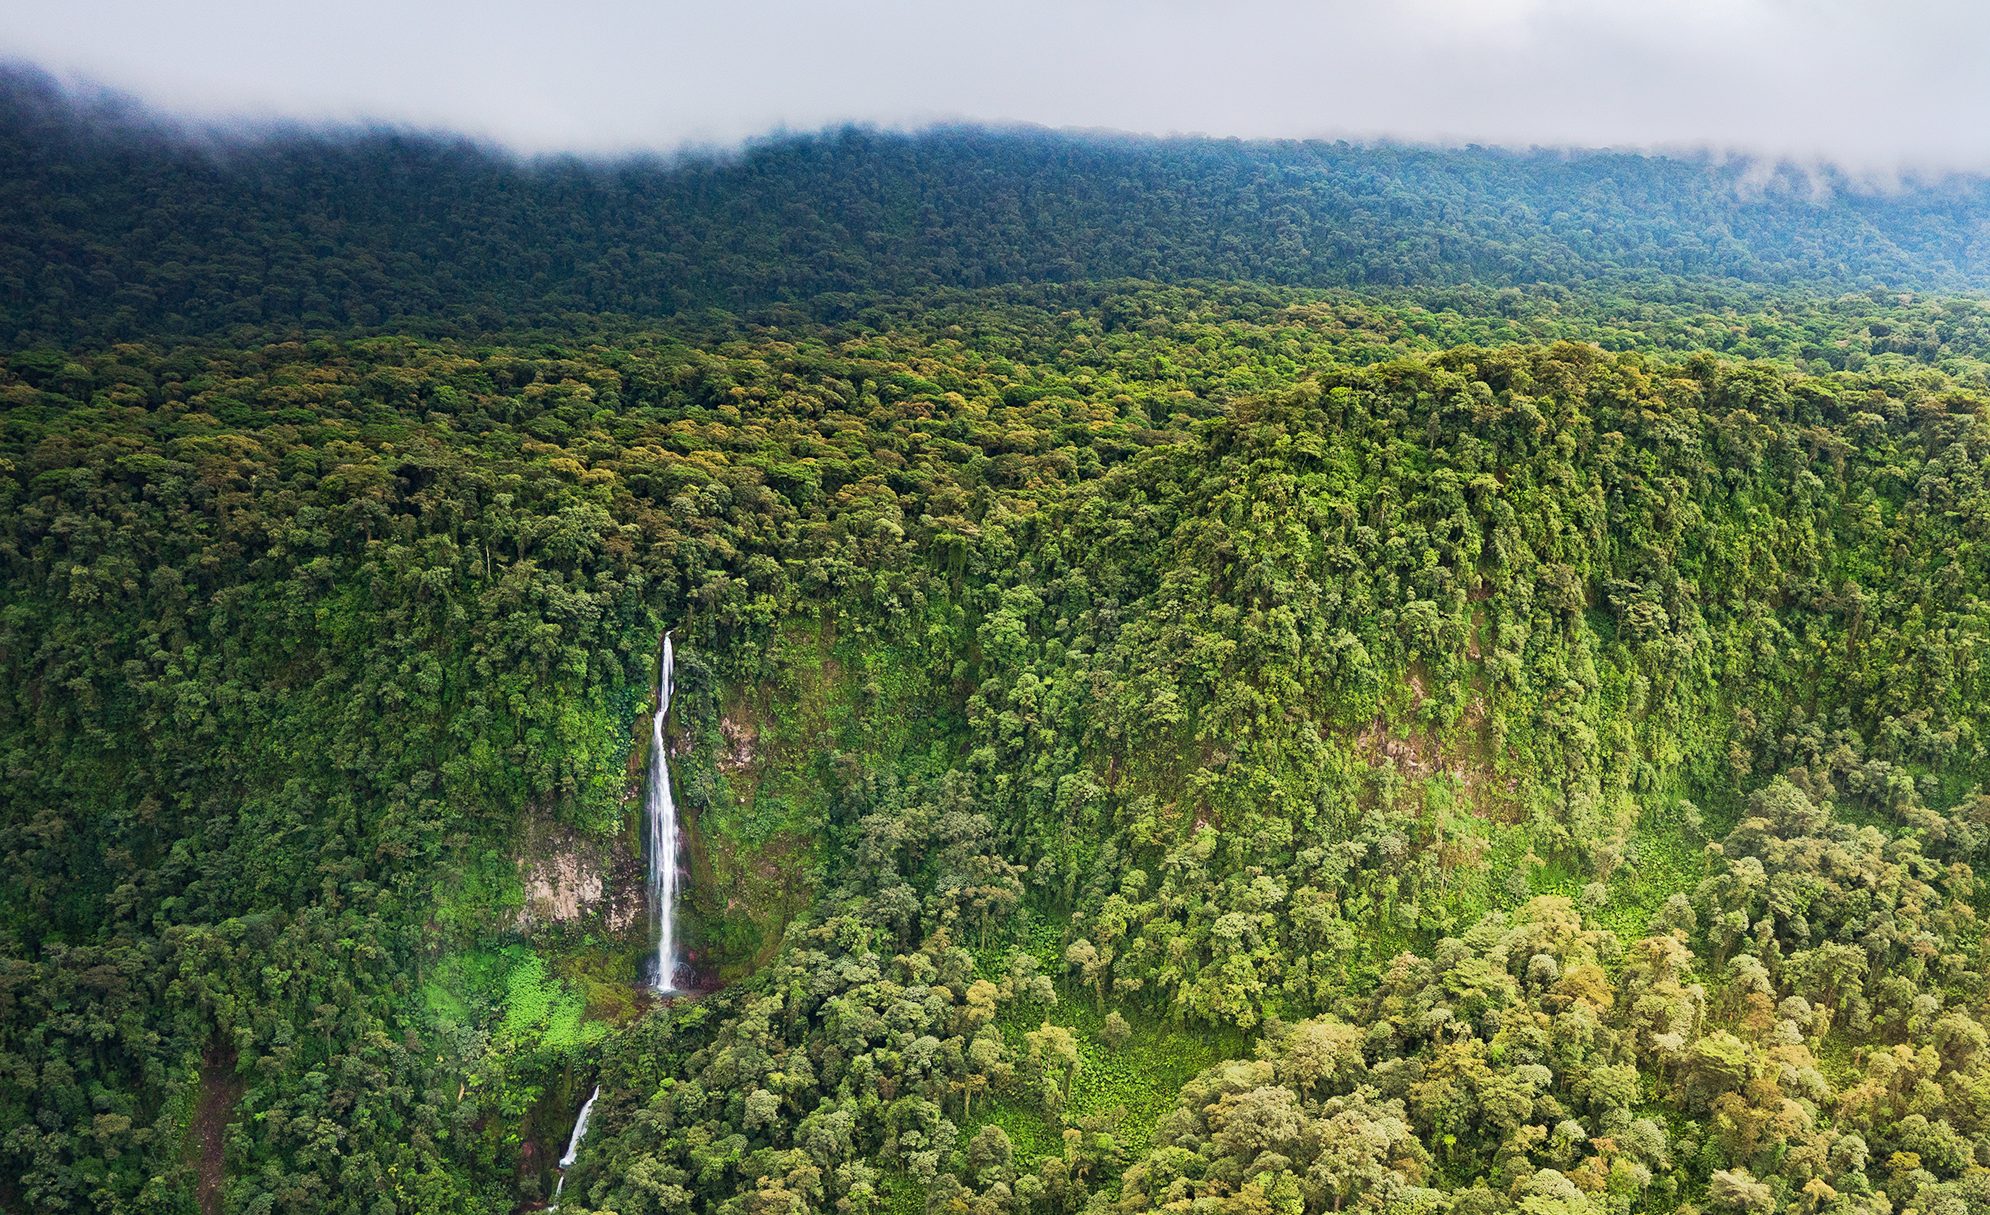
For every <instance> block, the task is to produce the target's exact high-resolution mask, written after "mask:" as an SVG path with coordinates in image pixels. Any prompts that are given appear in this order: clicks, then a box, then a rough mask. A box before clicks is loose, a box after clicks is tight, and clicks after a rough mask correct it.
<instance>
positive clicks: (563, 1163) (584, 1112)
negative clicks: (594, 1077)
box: [560, 1084, 601, 1173]
mask: <svg viewBox="0 0 1990 1215" xmlns="http://www.w3.org/2000/svg"><path fill="white" fill-rule="evenodd" d="M599 1096H601V1086H600V1085H599V1084H597V1085H595V1086H594V1091H593V1092H591V1093H589V1094H588V1095H587V1100H585V1101H583V1102H581V1103H580V1117H578V1118H575V1119H574V1133H573V1135H572V1137H570V1138H569V1139H568V1140H567V1154H566V1155H564V1156H562V1157H560V1171H561V1172H563V1173H564V1172H566V1171H567V1170H568V1169H570V1168H572V1167H573V1166H574V1160H575V1158H576V1157H578V1156H579V1155H580V1141H581V1140H582V1139H584V1138H586V1136H587V1116H588V1115H589V1114H592V1113H593V1112H594V1100H595V1098H597V1097H599Z"/></svg>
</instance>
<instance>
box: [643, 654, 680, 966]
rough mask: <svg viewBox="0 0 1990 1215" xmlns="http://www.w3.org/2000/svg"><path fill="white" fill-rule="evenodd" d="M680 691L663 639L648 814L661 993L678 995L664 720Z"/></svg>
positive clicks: (673, 806)
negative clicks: (674, 992) (672, 700)
mask: <svg viewBox="0 0 1990 1215" xmlns="http://www.w3.org/2000/svg"><path fill="white" fill-rule="evenodd" d="M676 690H677V661H676V653H675V651H674V650H673V649H672V647H671V644H670V634H669V633H665V634H664V635H663V661H662V663H661V665H660V667H659V669H658V671H657V680H656V717H655V718H654V719H652V720H651V722H650V771H649V791H648V793H647V794H646V796H645V798H644V801H643V814H644V817H645V818H646V819H647V820H648V825H649V897H650V918H651V919H652V920H653V921H654V923H655V927H656V974H655V977H654V978H653V979H652V981H651V986H652V988H653V989H654V990H655V991H656V992H657V993H658V994H662V993H665V992H671V991H675V990H677V803H676V801H675V800H673V799H672V797H671V795H670V759H669V757H668V756H667V755H666V754H665V747H664V742H663V719H664V716H665V714H667V713H669V712H670V697H671V694H672V693H673V692H675V691H676Z"/></svg>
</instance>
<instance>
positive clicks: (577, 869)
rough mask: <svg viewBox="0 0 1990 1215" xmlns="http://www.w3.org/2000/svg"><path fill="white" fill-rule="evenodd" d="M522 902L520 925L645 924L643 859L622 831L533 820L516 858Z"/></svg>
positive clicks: (619, 929) (616, 928) (630, 928)
mask: <svg viewBox="0 0 1990 1215" xmlns="http://www.w3.org/2000/svg"><path fill="white" fill-rule="evenodd" d="M518 867H519V884H520V885H521V886H522V887H523V888H524V892H525V905H524V906H523V907H522V908H521V909H520V910H519V913H518V929H519V931H521V932H527V933H529V932H533V931H536V930H540V929H545V928H551V927H554V926H559V925H576V926H580V925H587V924H590V923H591V924H592V925H594V926H596V927H599V928H600V929H603V930H605V931H607V932H610V933H617V934H620V933H625V932H637V931H640V930H641V929H642V927H643V924H644V915H643V912H644V902H643V900H644V895H643V862H642V857H641V856H640V855H639V854H638V852H637V850H636V849H635V848H633V847H631V846H630V844H629V842H628V840H627V837H626V836H620V835H618V836H614V837H610V838H603V837H600V836H591V835H584V834H582V833H580V832H577V831H574V830H573V829H571V828H568V827H563V826H559V825H557V824H552V823H544V822H541V823H538V824H535V825H534V827H533V829H532V831H531V833H530V834H529V836H528V837H527V840H526V842H525V847H524V848H523V849H522V852H521V855H520V857H519V861H518Z"/></svg>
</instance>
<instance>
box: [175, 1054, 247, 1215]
mask: <svg viewBox="0 0 1990 1215" xmlns="http://www.w3.org/2000/svg"><path fill="white" fill-rule="evenodd" d="M242 1087H243V1085H242V1080H241V1077H239V1076H237V1075H236V1074H235V1051H234V1048H232V1047H229V1046H224V1045H223V1044H222V1043H220V1042H215V1043H213V1044H211V1045H209V1046H208V1048H207V1053H206V1054H205V1055H204V1056H202V1057H201V1061H200V1102H199V1104H198V1105H196V1106H195V1108H194V1115H193V1133H192V1136H191V1140H190V1142H189V1144H188V1146H189V1148H190V1149H191V1150H192V1151H193V1152H194V1153H195V1156H194V1169H195V1171H196V1173H197V1175H198V1177H199V1181H198V1182H197V1183H196V1186H195V1190H194V1193H195V1196H196V1197H197V1198H198V1199H199V1202H200V1210H201V1215H220V1211H221V1156H222V1147H223V1145H224V1142H225V1140H226V1138H227V1133H228V1122H229V1120H230V1119H231V1118H232V1117H233V1116H234V1113H235V1103H236V1102H238V1101H240V1100H241V1099H242Z"/></svg>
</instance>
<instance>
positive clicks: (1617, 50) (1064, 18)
mask: <svg viewBox="0 0 1990 1215" xmlns="http://www.w3.org/2000/svg"><path fill="white" fill-rule="evenodd" d="M0 56H6V57H11V58H16V59H25V60H28V61H30V62H33V63H36V64H39V65H41V66H42V67H44V68H47V69H49V70H51V71H54V72H56V73H57V74H58V75H64V76H75V77H79V78H84V79H90V80H95V81H98V82H101V83H103V84H107V85H110V86H113V87H114V88H117V89H119V90H122V91H125V92H129V93H132V94H135V95H137V96H138V97H140V98H141V99H143V100H146V101H149V102H153V103H155V104H157V105H160V106H162V107H165V108H168V109H171V110H174V111H178V112H180V113H183V114H188V115H191V116H195V117H200V118H220V119H235V118H252V119H266V118H291V119H306V120H319V119H332V120H340V121H350V120H385V121H390V122H396V123H402V124H409V125H415V126H421V127H440V128H448V129H451V130H456V131H462V132H466V133H469V134H472V135H477V136H482V137H487V138H491V139H495V140H498V141H501V142H503V143H507V144H510V145H512V146H514V147H517V148H519V149H522V150H526V151H563V150H564V151H579V152H605V151H620V150H628V149H636V148H656V149H669V148H674V147H679V146H683V145H685V144H687V143H693V144H709V143H721V144H723V143H729V142H733V141H736V140H739V139H741V138H743V137H748V136H752V135H758V134H763V133H766V132H769V131H772V130H777V129H782V128H787V129H812V128H816V127H820V126H823V125H826V124H830V123H837V122H843V121H851V120H855V121H866V122H875V123H883V124H887V125H920V124H925V123H928V122H932V121H936V120H949V119H971V120H981V121H994V122H1027V123H1040V124H1045V125H1049V126H1059V127H1099V128H1111V129H1117V130H1126V131H1141V132H1151V133H1156V134H1169V133H1205V134H1218V135H1243V136H1355V137H1373V136H1392V137H1396V138H1402V139H1412V140H1439V141H1476V142H1487V143H1506V144H1521V145H1530V144H1547V145H1580V146H1618V147H1624V146H1635V147H1668V148H1677V147H1715V148H1723V149H1733V150H1737V151H1746V152H1754V153H1769V154H1776V155H1782V156H1788V157H1792V158H1796V159H1825V160H1832V161H1836V162H1838V163H1840V164H1845V165H1848V166H1851V167H1854V168H1865V169H1877V170H1891V169H1898V168H1903V167H1904V168H1954V167H1967V168H1978V169H1982V168H1990V67H1987V66H1986V64H1990V5H1985V4H1981V3H1977V2H1975V0H1941V2H1936V0H1873V2H1871V3H1862V4H1854V3H1847V2H1844V0H1805V2H1797V0H1631V2H1623V3H1620V2H1618V0H1586V2H1584V0H1404V2H1399V3H1390V2H1388V0H1369V2H1368V3H1343V2H1341V0H1316V2H1314V3H1306V2H1304V0H1228V2H1226V3H1201V2H1190V0H1145V2H1134V0H1008V2H1005V3H984V2H978V0H977V2H973V3H967V2H949V0H902V2H901V0H858V2H854V3H839V2H837V0H814V2H812V3H811V2H804V0H718V2H715V3H710V4H696V5H693V4H684V3H660V2H650V3H644V2H641V0H569V2H567V3H564V4H559V5H553V4H543V3H526V2H524V0H439V2H433V3H425V2H423V0H346V2H339V3H327V2H319V3H302V2H297V0H288V2H287V0H8V2H6V3H0Z"/></svg>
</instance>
